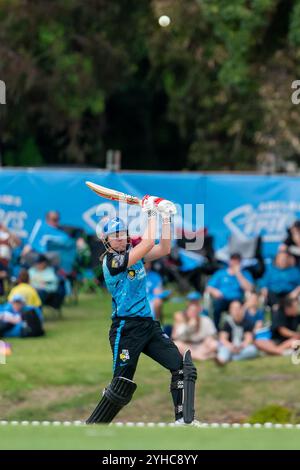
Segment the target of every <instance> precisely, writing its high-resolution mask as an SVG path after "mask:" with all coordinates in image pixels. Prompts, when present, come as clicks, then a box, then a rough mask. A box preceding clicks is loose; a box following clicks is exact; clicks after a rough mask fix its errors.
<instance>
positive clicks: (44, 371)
mask: <svg viewBox="0 0 300 470" xmlns="http://www.w3.org/2000/svg"><path fill="white" fill-rule="evenodd" d="M180 307H181V304H172V303H169V304H167V305H166V310H167V318H169V319H170V318H171V315H172V313H173V312H174V311H175V310H176V309H178V308H180ZM48 315H49V314H48ZM109 317H110V300H109V298H108V296H107V295H106V294H102V295H101V296H99V295H97V296H96V295H87V294H85V295H82V296H81V298H80V302H79V305H77V306H66V307H65V308H64V316H63V319H62V320H55V321H54V320H51V319H50V318H49V319H48V321H47V323H46V329H47V336H46V337H45V338H36V339H26V340H18V339H15V340H10V341H9V342H10V343H11V344H12V349H13V354H12V355H11V356H10V357H8V360H7V364H6V365H1V366H0V420H1V419H2V420H4V419H5V420H50V421H54V420H69V421H72V420H84V419H85V418H86V417H87V416H88V415H89V413H90V412H91V410H92V409H93V407H94V406H95V404H96V402H97V401H98V399H99V395H100V393H101V392H102V388H103V387H104V386H105V385H106V384H107V383H108V381H109V379H110V377H111V353H110V349H109V343H108V338H107V333H108V329H109V325H110V319H109ZM198 374H199V380H198V383H197V391H196V392H197V393H196V408H197V418H198V419H200V420H201V421H208V422H245V421H248V420H249V417H250V416H251V415H252V414H253V412H255V411H257V410H258V409H260V408H263V407H264V406H266V405H270V404H276V405H280V406H283V407H287V408H289V410H291V417H290V420H291V421H292V422H299V421H300V419H299V416H300V401H299V389H298V384H299V379H300V366H295V365H292V364H291V361H290V358H287V357H283V358H275V357H264V358H260V359H257V360H254V361H247V362H243V363H232V364H229V365H228V366H227V367H226V368H224V369H219V368H218V367H217V366H216V365H215V364H214V363H213V362H207V363H201V364H200V363H199V364H198ZM135 380H136V382H137V384H138V389H137V391H136V394H135V396H134V399H133V401H132V402H131V403H130V404H129V405H128V406H127V407H126V408H125V409H124V410H122V412H121V413H120V414H119V416H118V421H123V422H125V421H134V422H138V421H144V422H147V421H151V422H160V421H165V422H170V421H172V419H173V410H172V404H171V398H170V394H169V372H168V371H165V370H163V369H162V368H161V367H160V366H159V365H157V364H156V363H154V362H153V361H151V360H150V359H149V358H147V357H142V358H141V361H140V363H139V367H138V370H137V373H136V377H135ZM182 433H183V434H182ZM262 433H263V436H264V438H263V442H264V444H262V437H261V436H262ZM237 435H240V436H241V438H240V440H238V442H237V441H236V437H235V436H237ZM35 436H36V437H35ZM55 436H56V437H55ZM93 436H94V437H93ZM97 436H99V438H100V437H101V436H102V437H101V442H99V441H98V440H97ZM126 436H128V437H126ZM131 436H132V437H131ZM134 436H138V439H136V438H135V437H134ZM163 436H164V437H163ZM180 436H186V437H187V443H186V442H185V440H183V439H181V438H180ZM249 436H250V437H249ZM256 436H257V437H256ZM271 436H273V437H271ZM285 436H286V442H285ZM160 437H161V438H160ZM54 439H55V441H54ZM249 439H251V442H250V443H249V442H248V440H249ZM268 439H269V440H268ZM277 439H278V440H279V443H280V445H282V446H284V445H286V446H295V445H296V442H297V441H298V442H300V430H285V429H281V430H276V429H274V430H272V429H270V430H269V429H267V430H265V429H261V430H259V429H241V430H236V429H231V430H225V429H186V428H184V429H182V428H180V429H173V428H170V429H167V430H166V429H156V428H155V430H154V429H150V428H149V429H147V428H142V429H137V428H132V429H131V428H128V429H127V428H126V429H125V428H114V427H105V428H102V427H101V428H99V429H98V428H96V429H95V428H94V427H93V428H91V429H89V428H86V427H78V428H73V427H68V428H61V427H57V428H55V427H45V428H43V427H40V426H39V427H37V428H33V427H21V426H20V427H18V426H15V427H11V426H2V427H1V426H0V446H1V448H12V447H14V448H15V447H16V446H23V447H26V448H33V447H36V448H43V447H45V446H46V447H49V448H53V446H54V447H55V446H57V445H60V446H62V448H74V447H76V446H75V442H77V440H78V442H80V445H81V446H83V447H84V448H106V447H107V448H128V446H131V448H145V447H146V448H147V446H153V447H152V448H153V449H154V448H157V449H161V448H165V447H167V448H170V449H171V448H183V447H182V446H183V445H184V446H185V447H186V448H202V447H200V446H205V448H221V447H222V446H224V448H229V447H230V446H240V445H242V446H243V445H246V442H248V444H247V445H248V447H249V445H250V446H251V445H252V444H253V445H256V446H261V445H267V444H266V443H267V442H270V445H271V444H272V442H274V443H275V442H277ZM54 442H55V443H54ZM133 442H134V444H133ZM175 443H176V445H175ZM272 445H273V444H272ZM274 445H275V444H274ZM70 446H71V447H70ZM72 446H74V447H72ZM94 446H95V447H94ZM99 446H102V447H99ZM172 446H174V447H172ZM178 446H180V447H178ZM190 446H192V447H190ZM228 446H229V447H228ZM298 446H299V447H300V445H298ZM46 447H45V448H46ZM275 447H276V448H278V446H275ZM77 448H78V447H77ZM148 448H150V447H148ZM203 448H204V447H203ZM234 448H237V447H234ZM257 448H258V447H257Z"/></svg>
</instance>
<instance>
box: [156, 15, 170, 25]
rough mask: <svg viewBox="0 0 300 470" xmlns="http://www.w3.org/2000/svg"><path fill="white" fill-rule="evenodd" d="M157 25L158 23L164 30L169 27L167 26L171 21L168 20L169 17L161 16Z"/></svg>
mask: <svg viewBox="0 0 300 470" xmlns="http://www.w3.org/2000/svg"><path fill="white" fill-rule="evenodd" d="M158 23H159V24H160V26H162V27H163V28H166V27H167V26H169V24H170V23H171V20H170V18H169V16H166V15H162V16H160V17H159V19H158Z"/></svg>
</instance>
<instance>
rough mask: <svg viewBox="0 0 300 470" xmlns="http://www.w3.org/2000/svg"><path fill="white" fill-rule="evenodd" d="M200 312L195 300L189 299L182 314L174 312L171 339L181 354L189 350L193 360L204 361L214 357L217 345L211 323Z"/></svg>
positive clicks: (200, 308)
mask: <svg viewBox="0 0 300 470" xmlns="http://www.w3.org/2000/svg"><path fill="white" fill-rule="evenodd" d="M199 295H200V294H199ZM201 312H202V307H201V305H200V304H199V302H198V300H197V301H196V299H191V301H190V304H189V305H188V307H187V309H186V310H185V311H184V312H176V313H175V315H174V320H175V323H174V327H173V332H172V338H173V341H174V342H175V344H176V346H177V347H178V349H179V351H180V352H181V353H184V352H185V351H186V350H187V349H190V350H191V354H192V358H193V359H195V360H202V361H204V360H206V359H211V358H213V357H214V356H215V353H216V351H217V344H218V343H217V340H216V333H217V330H216V327H215V325H214V323H213V321H212V320H211V319H210V318H209V317H207V316H206V315H201Z"/></svg>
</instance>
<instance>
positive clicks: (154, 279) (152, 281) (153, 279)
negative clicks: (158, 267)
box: [146, 271, 162, 300]
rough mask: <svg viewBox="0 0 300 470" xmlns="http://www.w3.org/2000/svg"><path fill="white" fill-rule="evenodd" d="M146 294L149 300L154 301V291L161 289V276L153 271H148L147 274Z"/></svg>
mask: <svg viewBox="0 0 300 470" xmlns="http://www.w3.org/2000/svg"><path fill="white" fill-rule="evenodd" d="M146 285H147V294H148V298H149V300H152V299H154V298H155V297H156V296H157V294H155V292H154V291H155V290H156V289H162V278H161V276H160V275H159V274H158V273H157V272H155V271H148V272H147V282H146Z"/></svg>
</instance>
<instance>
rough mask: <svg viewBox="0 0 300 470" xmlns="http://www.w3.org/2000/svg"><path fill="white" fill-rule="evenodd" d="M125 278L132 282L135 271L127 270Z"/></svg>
mask: <svg viewBox="0 0 300 470" xmlns="http://www.w3.org/2000/svg"><path fill="white" fill-rule="evenodd" d="M127 278H128V279H129V280H130V281H132V280H133V279H134V278H135V270H134V269H129V271H128V274H127Z"/></svg>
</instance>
